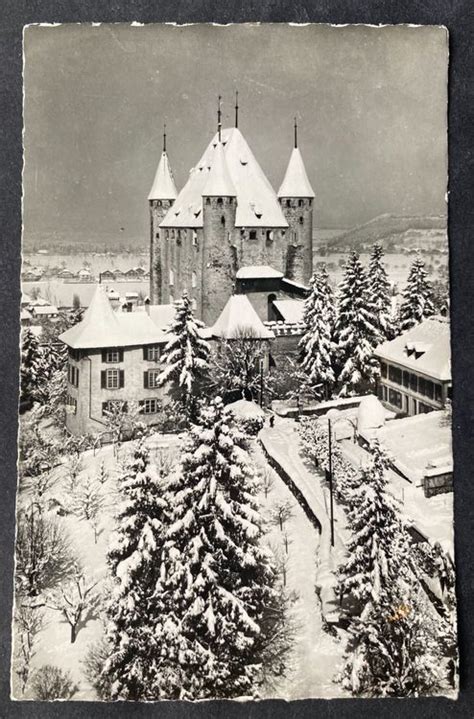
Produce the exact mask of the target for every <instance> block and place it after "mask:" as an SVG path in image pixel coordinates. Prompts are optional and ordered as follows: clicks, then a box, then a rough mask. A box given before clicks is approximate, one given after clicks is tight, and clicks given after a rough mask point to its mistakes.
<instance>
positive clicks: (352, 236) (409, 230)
mask: <svg viewBox="0 0 474 719" xmlns="http://www.w3.org/2000/svg"><path fill="white" fill-rule="evenodd" d="M326 241H327V245H328V250H329V251H331V252H336V251H341V250H348V249H351V250H352V249H355V250H358V251H363V250H367V249H369V247H370V246H371V245H373V244H374V243H375V242H380V243H381V244H382V245H383V247H384V249H385V250H392V251H394V250H398V249H410V248H412V247H414V246H415V245H416V244H417V243H420V242H421V243H423V244H424V243H425V242H429V243H430V244H434V245H443V244H446V243H447V217H446V215H426V216H425V215H423V216H419V215H413V216H409V215H407V216H404V215H390V214H385V215H378V216H377V217H374V218H373V219H372V220H369V221H368V222H364V223H363V224H362V225H358V226H356V227H353V228H351V229H350V230H345V231H343V232H341V233H340V234H338V235H337V236H335V237H332V238H328V239H327V240H326ZM440 249H441V247H440Z"/></svg>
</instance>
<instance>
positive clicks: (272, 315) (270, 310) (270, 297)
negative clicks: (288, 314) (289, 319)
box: [267, 294, 277, 322]
mask: <svg viewBox="0 0 474 719" xmlns="http://www.w3.org/2000/svg"><path fill="white" fill-rule="evenodd" d="M276 298H277V296H276V295H275V294H271V295H268V297H267V319H268V321H269V322H272V321H274V320H275V319H276V312H275V308H274V307H273V303H274V301H275V300H276Z"/></svg>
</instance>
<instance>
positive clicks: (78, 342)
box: [59, 285, 123, 349]
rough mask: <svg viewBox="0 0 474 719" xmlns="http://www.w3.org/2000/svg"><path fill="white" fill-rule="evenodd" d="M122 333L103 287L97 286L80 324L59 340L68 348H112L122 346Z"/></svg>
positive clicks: (67, 331) (64, 333)
mask: <svg viewBox="0 0 474 719" xmlns="http://www.w3.org/2000/svg"><path fill="white" fill-rule="evenodd" d="M122 336H123V332H122V331H121V327H120V322H119V320H118V318H117V315H116V313H115V312H114V310H113V309H112V306H111V304H110V302H109V299H108V297H107V295H106V294H105V289H104V287H103V285H97V287H96V290H95V292H94V295H93V297H92V300H91V303H90V305H89V307H88V308H87V310H86V311H85V312H84V317H83V318H82V320H81V322H78V324H77V325H74V326H73V327H71V328H70V329H68V330H66V332H63V334H62V335H60V337H59V339H60V340H62V341H63V342H65V343H66V344H67V345H69V347H74V348H83V349H86V348H91V347H114V346H115V345H117V346H120V345H121V344H122V342H121V340H122Z"/></svg>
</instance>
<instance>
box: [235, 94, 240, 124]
mask: <svg viewBox="0 0 474 719" xmlns="http://www.w3.org/2000/svg"><path fill="white" fill-rule="evenodd" d="M235 126H236V127H238V126H239V91H238V90H236V91H235Z"/></svg>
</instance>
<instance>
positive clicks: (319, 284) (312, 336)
mask: <svg viewBox="0 0 474 719" xmlns="http://www.w3.org/2000/svg"><path fill="white" fill-rule="evenodd" d="M310 289H311V292H310V294H309V296H308V297H307V299H306V301H305V305H304V314H303V321H304V325H305V333H304V335H303V337H302V338H301V340H300V342H299V349H300V356H301V368H302V369H303V371H304V372H305V374H306V377H307V381H308V382H309V383H310V384H311V385H312V386H313V387H315V388H316V387H317V388H318V389H319V388H320V389H319V391H320V396H321V398H324V399H326V400H327V399H329V397H330V394H331V389H332V387H333V385H334V381H335V377H334V371H333V368H332V364H333V357H332V355H333V344H332V339H331V335H332V328H333V319H334V315H333V304H334V303H333V299H332V297H331V295H332V290H331V287H330V285H329V281H328V275H327V272H320V273H316V274H314V275H313V276H312V278H311V281H310Z"/></svg>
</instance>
